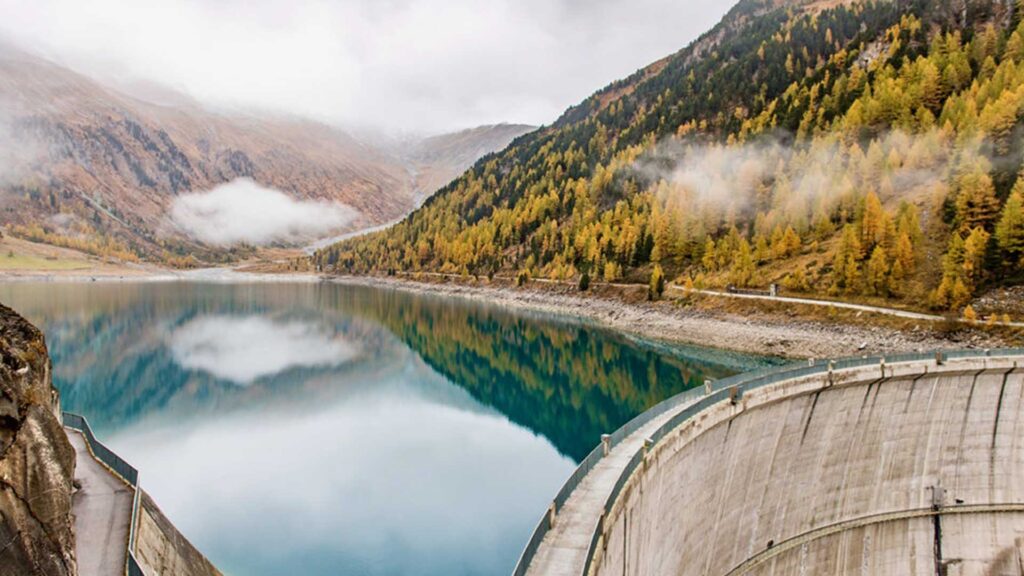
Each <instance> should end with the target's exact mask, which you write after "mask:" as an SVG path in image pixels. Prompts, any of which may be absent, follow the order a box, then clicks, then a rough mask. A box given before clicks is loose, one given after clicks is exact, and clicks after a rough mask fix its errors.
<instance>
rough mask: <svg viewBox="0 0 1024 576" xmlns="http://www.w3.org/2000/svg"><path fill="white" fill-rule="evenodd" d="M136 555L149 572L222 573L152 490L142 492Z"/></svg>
mask: <svg viewBox="0 0 1024 576" xmlns="http://www.w3.org/2000/svg"><path fill="white" fill-rule="evenodd" d="M141 501H142V509H141V510H140V513H139V525H138V533H137V540H136V543H135V558H136V559H137V560H138V561H139V564H141V565H142V568H143V570H145V571H146V573H147V574H176V575H177V576H220V571H218V570H217V569H216V568H215V567H214V566H213V564H211V563H210V561H209V560H207V559H206V557H205V556H203V555H202V554H201V553H200V552H199V551H198V550H196V549H195V547H194V546H192V544H191V543H190V542H189V541H188V540H187V539H185V537H184V536H182V535H181V533H180V532H178V529H177V528H175V527H174V525H173V524H171V521H170V520H168V519H167V517H166V516H164V514H163V512H161V511H160V508H157V505H156V502H153V499H152V498H150V497H149V494H146V493H145V492H143V493H142V499H141Z"/></svg>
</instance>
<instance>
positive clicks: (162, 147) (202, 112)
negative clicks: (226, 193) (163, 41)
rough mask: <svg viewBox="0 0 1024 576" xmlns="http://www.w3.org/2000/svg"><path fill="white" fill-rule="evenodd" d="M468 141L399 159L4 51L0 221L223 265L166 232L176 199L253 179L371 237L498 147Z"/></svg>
mask: <svg viewBox="0 0 1024 576" xmlns="http://www.w3.org/2000/svg"><path fill="white" fill-rule="evenodd" d="M157 102H160V103H157ZM468 132H469V133H468V134H466V133H460V134H462V136H459V137H458V138H457V139H456V140H455V142H458V143H459V144H458V145H455V144H449V148H450V149H449V150H437V151H433V150H431V148H430V147H429V146H426V147H424V146H418V147H417V150H419V151H420V152H421V154H426V156H416V157H415V158H413V157H410V158H403V157H400V156H398V155H396V154H394V153H393V152H392V151H389V150H385V149H382V148H380V147H377V146H374V145H371V144H368V143H365V142H363V141H360V140H358V139H356V138H354V137H352V136H351V135H349V134H347V133H345V132H343V131H341V130H338V129H336V128H333V127H330V126H326V125H323V124H318V123H316V122H312V121H308V120H303V119H297V118H288V117H283V116H259V117H257V116H253V115H243V114H236V113H219V112H214V111H210V110H208V109H205V108H203V107H201V106H200V105H198V104H195V103H192V102H191V101H190V100H189V99H188V98H187V97H185V96H181V97H178V98H175V97H174V94H173V92H169V91H167V92H163V96H162V97H161V98H159V99H152V101H150V99H146V100H143V99H139V98H135V97H132V96H128V95H127V94H125V93H124V92H122V91H119V90H115V89H113V88H110V87H108V86H106V85H104V84H101V83H99V82H97V81H95V80H93V79H91V78H88V77H86V76H84V75H81V74H78V73H76V72H74V71H72V70H69V69H67V68H64V67H61V66H59V65H57V64H54V63H51V62H49V61H46V60H44V59H42V58H39V57H35V56H33V55H29V54H26V53H24V52H20V51H18V50H16V49H13V48H10V47H9V46H3V45H0V224H2V225H7V226H8V229H12V228H13V229H15V230H19V231H25V230H28V229H31V231H32V232H33V233H34V234H35V235H36V236H38V237H42V238H43V239H45V240H47V241H54V242H59V243H63V242H64V240H63V239H64V238H71V239H76V240H82V242H81V243H89V242H91V244H89V246H90V247H91V248H99V249H101V250H102V248H103V246H109V245H111V244H116V245H119V246H120V247H121V248H125V249H128V251H131V252H134V253H135V254H137V255H139V256H141V257H143V258H149V259H162V258H168V257H173V256H178V255H184V254H188V253H195V254H199V255H200V256H201V258H203V259H218V258H220V257H222V256H223V250H221V249H218V248H216V247H209V246H203V245H201V244H200V243H198V242H195V241H194V240H192V239H190V238H188V237H187V236H186V235H185V234H184V233H183V232H182V231H180V230H178V229H176V228H175V227H174V226H172V225H170V223H169V221H168V219H167V216H166V214H167V210H168V207H169V205H170V203H171V202H172V201H173V200H174V199H175V198H176V197H177V196H179V195H181V194H185V193H190V192H197V191H204V190H209V189H211V188H213V187H215V186H217V185H218V184H222V183H225V182H230V181H232V180H234V179H237V178H249V179H251V180H253V181H255V182H257V183H259V184H261V185H263V186H268V187H272V188H275V189H277V190H280V191H282V192H284V193H285V194H287V195H288V196H290V197H291V198H293V199H297V200H319V201H328V202H340V203H344V204H347V205H349V206H351V207H352V208H354V209H355V210H356V211H358V214H359V216H358V217H357V218H356V220H355V221H354V222H352V223H351V227H352V228H360V227H368V226H373V225H377V224H380V223H383V222H388V221H392V220H394V219H396V218H398V217H400V216H402V215H403V214H405V213H406V212H408V211H410V210H411V209H413V208H414V207H415V205H416V202H417V200H418V199H419V198H421V197H422V196H423V195H425V194H429V193H430V192H432V191H433V189H434V187H435V183H438V182H439V183H445V182H447V181H448V180H450V179H451V178H454V177H455V176H456V175H458V174H459V173H460V172H461V171H462V170H464V169H465V168H466V167H467V166H469V165H470V164H472V162H473V161H475V160H476V159H477V158H478V157H479V156H480V155H482V154H483V153H486V152H489V151H491V150H494V149H499V148H501V147H503V146H504V145H505V144H507V141H506V140H505V139H504V134H506V133H507V132H508V130H507V129H506V128H498V127H495V128H494V129H490V128H481V129H478V133H477V132H474V131H468ZM436 138H437V140H435V141H436V142H438V143H439V144H440V143H447V142H448V141H447V140H445V136H440V137H436ZM508 139H509V140H510V139H511V137H509V138H508ZM417 144H419V143H417ZM421 175H429V176H428V177H424V176H421ZM438 185H439V184H438Z"/></svg>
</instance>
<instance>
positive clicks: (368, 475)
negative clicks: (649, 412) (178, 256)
mask: <svg viewBox="0 0 1024 576" xmlns="http://www.w3.org/2000/svg"><path fill="white" fill-rule="evenodd" d="M0 302H3V303H4V304H7V305H9V306H12V307H13V308H15V309H16V310H18V311H20V312H21V313H22V314H24V315H26V316H27V317H28V318H29V319H30V320H32V321H33V322H35V323H36V324H37V325H39V326H41V327H42V328H43V329H44V331H45V332H46V337H47V343H48V345H49V347H50V354H51V356H52V359H53V368H54V379H55V384H56V386H57V388H59V389H60V392H61V395H62V401H63V405H64V408H65V409H66V410H70V411H74V412H79V413H81V414H84V415H85V416H86V417H87V418H88V419H89V420H90V422H91V423H92V425H93V427H94V428H95V430H96V433H97V435H98V436H99V437H100V438H101V439H102V440H103V441H105V442H106V443H107V444H108V445H110V446H111V447H112V448H113V449H114V450H116V451H117V452H118V453H120V455H121V456H123V457H124V458H126V459H127V460H128V461H129V462H131V463H132V464H133V465H135V466H136V467H137V468H139V470H140V479H141V483H142V485H143V487H144V488H145V489H146V490H147V491H149V492H150V493H151V494H152V495H153V497H154V498H155V499H156V501H157V502H158V503H159V505H160V506H161V508H162V509H163V511H164V512H165V513H166V514H167V516H168V517H170V518H171V520H172V521H174V522H175V524H176V525H177V526H178V527H179V528H180V529H181V530H182V532H184V533H185V534H186V535H187V536H188V537H189V538H190V539H191V540H192V541H193V543H195V544H196V546H197V547H198V548H199V549H200V550H202V551H203V552H204V553H206V554H207V555H208V556H209V557H210V559H211V560H213V562H214V563H215V564H216V565H217V566H218V567H220V568H221V569H222V570H224V571H225V572H227V573H230V574H241V575H245V574H254V575H263V574H267V575H271V574H273V575H279V574H305V575H314V576H315V575H319V574H344V575H359V576H364V575H365V576H377V575H406V574H408V575H448V576H457V575H505V574H508V573H510V571H511V570H512V568H513V566H514V564H515V561H516V559H517V557H518V555H519V552H520V551H521V549H522V546H523V545H524V544H525V542H526V540H527V539H528V537H529V535H530V532H531V530H532V529H533V526H534V524H535V523H536V521H537V519H538V518H539V517H540V515H541V514H542V513H543V511H544V510H545V508H546V507H547V504H548V502H549V501H550V498H551V497H552V496H553V495H554V493H555V492H556V491H557V490H558V488H559V487H560V486H561V484H562V482H563V481H564V480H565V478H566V477H567V476H568V475H569V474H570V472H571V471H572V470H573V468H574V467H575V464H576V462H578V461H579V460H580V459H582V458H583V457H584V456H585V455H586V454H587V453H588V452H589V451H590V449H591V448H592V447H593V446H594V445H595V444H596V443H597V441H598V439H599V436H600V434H601V433H604V432H611V431H613V430H615V429H616V428H617V427H619V426H620V425H622V424H623V423H625V422H626V421H627V420H629V419H630V418H631V417H633V416H635V415H636V414H639V413H640V412H641V411H643V410H644V409H645V408H647V407H649V406H651V405H653V404H655V403H657V402H658V401H660V400H662V399H664V398H666V397H668V396H671V395H673V394H675V393H677V392H680V391H682V390H684V389H687V388H690V387H693V386H696V385H700V384H702V383H703V381H704V378H709V377H710V378H720V377H723V376H726V375H729V374H732V373H735V372H738V371H742V370H747V369H750V368H754V367H756V366H759V365H762V364H763V363H764V362H765V361H764V360H763V359H758V358H753V357H749V356H742V355H736V354H730V353H723V352H719V351H713V350H707V349H699V348H690V347H665V346H658V345H653V344H650V343H643V342H638V341H636V340H635V339H631V338H627V337H624V336H621V335H616V334H613V333H610V332H607V331H605V330H600V329H596V328H593V327H588V326H585V325H582V324H579V323H573V322H570V321H567V320H558V319H552V318H550V317H544V316H539V315H534V314H524V313H513V312H510V311H507V310H505V309H502V308H499V307H491V306H486V305H481V304H475V303H469V302H465V301H460V300H453V299H445V298H440V297H433V296H416V295H411V294H406V293H403V292H398V291H394V290H387V289H372V288H353V287H343V286H337V285H331V284H202V283H173V284H60V283H55V284H48V283H43V284H7V285H0Z"/></svg>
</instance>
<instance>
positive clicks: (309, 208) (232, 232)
mask: <svg viewBox="0 0 1024 576" xmlns="http://www.w3.org/2000/svg"><path fill="white" fill-rule="evenodd" d="M169 215H170V219H171V222H172V223H173V224H174V225H175V226H176V227H177V228H178V229H180V230H182V231H183V232H185V233H186V234H188V235H189V236H191V237H193V238H195V239H196V240H199V241H201V242H206V243H208V244H216V245H220V246H226V245H231V244H239V243H242V242H244V243H247V244H253V245H264V244H271V243H274V242H285V243H295V242H302V241H306V240H310V239H314V238H317V237H320V236H324V235H326V234H328V233H331V232H335V231H337V230H339V229H340V228H342V227H344V226H345V225H346V224H348V223H349V222H351V221H352V220H353V218H354V217H355V215H356V211H355V210H354V209H353V208H351V207H349V206H346V205H344V204H340V203H332V202H323V201H304V200H295V199H293V198H291V197H289V196H288V195H286V194H285V193H283V192H281V191H279V190H274V189H273V188H265V187H263V186H260V185H259V184H257V183H255V182H253V181H252V180H249V179H248V178H239V179H237V180H233V181H231V182H229V183H227V184H222V185H220V186H217V187H215V188H213V189H212V190H209V191H207V192H194V193H191V194H183V195H181V196H179V197H177V198H176V199H175V200H174V202H173V204H172V205H171V207H170V210H169Z"/></svg>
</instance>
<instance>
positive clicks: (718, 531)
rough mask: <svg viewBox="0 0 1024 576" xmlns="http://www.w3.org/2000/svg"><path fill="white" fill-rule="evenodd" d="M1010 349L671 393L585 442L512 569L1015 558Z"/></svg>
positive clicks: (980, 564) (894, 564)
mask: <svg viewBox="0 0 1024 576" xmlns="http://www.w3.org/2000/svg"><path fill="white" fill-rule="evenodd" d="M1021 362H1024V350H1001V351H982V350H973V351H957V352H948V353H942V354H938V355H936V354H913V355H901V356H892V357H871V358H851V359H845V360H839V361H818V362H810V363H807V362H805V363H800V364H793V365H789V366H784V367H780V368H775V369H766V370H762V371H759V372H754V373H748V374H743V375H739V376H736V377H733V378H729V379H725V380H722V381H719V382H714V383H709V385H708V386H707V388H705V389H699V390H691V391H688V392H686V393H684V394H682V395H680V396H678V397H675V398H672V399H669V400H667V401H665V402H664V403H662V404H660V405H658V406H656V407H655V408H654V409H652V411H651V413H645V414H644V415H641V416H640V417H638V418H637V419H636V420H635V421H634V422H631V423H630V424H627V426H625V427H624V428H623V429H622V430H619V431H617V432H616V433H615V434H613V435H611V436H609V437H608V438H607V439H606V440H605V441H604V442H603V443H602V445H601V446H598V448H596V449H595V454H596V456H595V459H594V461H592V462H589V463H588V462H584V465H581V467H580V470H578V471H577V474H575V475H574V477H573V478H571V479H570V481H569V482H567V484H566V488H563V491H562V492H560V493H559V497H558V498H556V500H555V503H553V505H552V507H551V508H550V509H549V510H548V513H547V514H546V515H545V517H544V519H542V521H541V525H540V526H539V527H538V532H539V533H542V534H541V535H540V536H539V537H538V535H537V534H536V533H535V536H534V540H533V541H531V543H530V546H528V547H527V549H526V551H525V552H524V555H523V558H522V559H521V561H520V564H519V566H518V567H517V572H516V574H517V575H519V574H545V575H559V574H566V575H568V574H572V575H574V576H578V575H582V574H587V575H604V574H616V575H619V574H636V575H644V576H647V575H657V574H698V573H699V574H709V575H715V574H759V573H769V572H771V573H774V574H789V573H792V574H797V573H801V574H803V573H806V574H813V573H837V572H850V571H852V570H854V569H856V570H858V571H860V570H866V571H867V572H866V573H907V574H939V573H941V574H1019V573H1020V572H1019V571H1012V569H1013V568H1012V567H1013V566H1019V564H1017V563H1015V562H1017V561H1018V560H1019V559H1020V548H1021V540H1020V539H1021V538H1022V537H1024V485H1022V483H1021V482H1020V479H1021V478H1024V443H1022V442H1021V441H1020V438H1021V430H1022V429H1024V428H1022V426H1024V422H1022V416H1024V405H1022V398H1024V372H1022V371H1018V370H1017V367H1018V365H1019V364H1020V363H1021ZM559 502H561V505H559ZM531 547H532V549H531ZM1003 564H1006V568H1005V569H1004V568H1003V567H1002V565H1003ZM1007 570H1010V571H1007Z"/></svg>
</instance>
